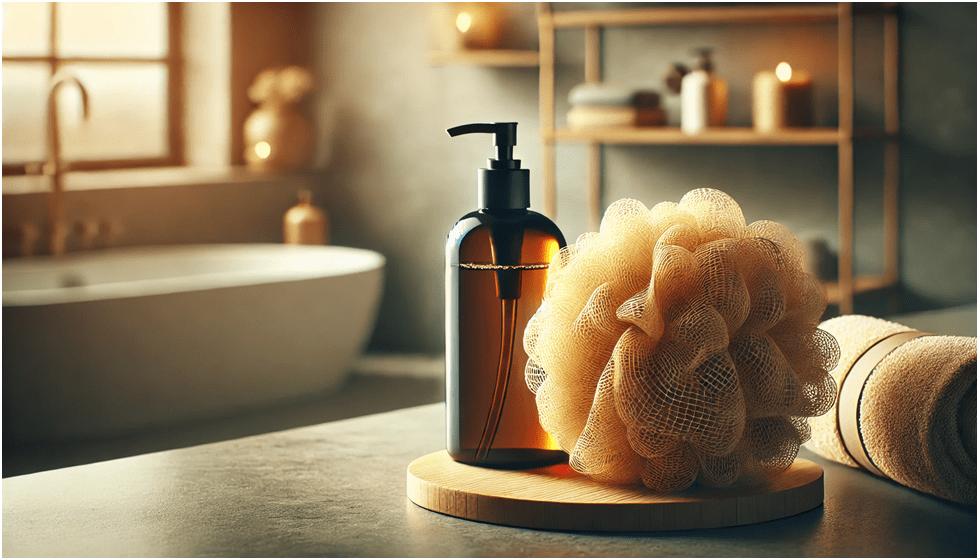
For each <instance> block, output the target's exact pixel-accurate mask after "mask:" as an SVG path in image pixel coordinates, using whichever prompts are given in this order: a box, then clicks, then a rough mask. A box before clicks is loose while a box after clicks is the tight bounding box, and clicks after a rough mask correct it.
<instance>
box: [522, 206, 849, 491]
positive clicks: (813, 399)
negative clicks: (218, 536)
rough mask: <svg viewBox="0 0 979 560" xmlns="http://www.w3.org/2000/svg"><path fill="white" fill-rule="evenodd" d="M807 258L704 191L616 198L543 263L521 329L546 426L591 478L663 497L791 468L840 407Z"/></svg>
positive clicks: (793, 242)
mask: <svg viewBox="0 0 979 560" xmlns="http://www.w3.org/2000/svg"><path fill="white" fill-rule="evenodd" d="M804 258H805V255H804V251H803V248H802V245H801V244H800V243H799V241H798V240H797V239H796V238H795V236H793V235H792V233H790V232H789V231H788V230H787V229H785V228H784V227H782V226H781V225H779V224H777V223H775V222H770V221H759V222H755V223H753V224H751V225H749V226H745V222H744V217H743V215H742V213H741V208H740V207H739V206H738V205H737V203H736V202H735V201H734V200H733V199H732V198H731V197H729V196H728V195H726V194H724V193H722V192H720V191H716V190H711V189H698V190H694V191H691V192H689V193H687V194H686V195H685V196H684V197H683V198H682V199H681V200H680V203H679V204H675V203H669V202H665V203H662V204H658V205H657V206H655V207H654V208H653V209H652V210H649V209H647V208H646V207H645V206H644V205H643V204H642V203H640V202H637V201H635V200H620V201H619V202H616V203H615V204H613V205H611V206H610V207H609V208H608V210H607V211H606V212H605V217H604V218H603V220H602V224H601V228H600V230H599V232H598V233H586V234H584V235H582V236H581V237H579V238H578V240H577V242H576V243H575V244H574V245H570V246H568V247H566V248H564V249H562V250H561V251H560V252H559V253H558V254H557V255H556V256H555V258H554V260H553V261H552V262H551V265H550V269H549V271H548V281H547V289H546V292H545V294H544V300H543V303H542V304H541V307H540V308H539V309H538V310H537V313H536V314H535V315H534V317H533V318H532V319H531V320H530V323H529V324H528V325H527V329H526V332H525V334H524V347H525V349H526V350H527V354H528V356H530V360H529V361H528V362H527V369H526V379H527V385H528V386H529V387H530V389H531V391H533V392H534V393H535V394H536V400H537V408H538V412H539V414H540V421H541V425H542V426H543V427H544V429H545V430H547V432H548V433H550V434H551V436H553V437H554V438H555V439H556V440H557V441H558V443H559V444H560V446H561V447H562V448H563V449H564V450H565V451H567V452H568V453H569V454H570V456H571V467H572V468H573V469H574V470H576V471H578V472H580V473H582V474H585V475H588V476H590V477H591V478H593V479H596V480H599V481H603V482H608V483H613V484H631V483H637V482H639V481H640V480H641V481H642V483H644V484H645V485H646V486H648V487H649V488H651V489H653V490H656V491H660V492H671V491H675V490H681V489H684V488H687V487H688V486H690V485H691V484H693V483H694V482H697V483H698V484H701V485H704V486H728V485H731V484H733V483H735V482H737V481H757V480H760V479H764V478H767V477H770V476H773V475H775V474H777V473H779V472H781V471H783V470H785V469H786V468H788V467H789V466H790V465H791V464H792V462H793V461H794V460H795V456H796V453H797V452H798V450H799V445H800V444H801V443H803V442H805V441H806V440H808V439H809V435H810V432H809V424H808V421H807V417H810V416H818V415H820V414H823V413H825V412H826V411H827V410H829V409H830V407H831V406H832V405H833V402H834V400H835V397H836V383H835V381H834V380H833V378H832V377H831V376H830V375H829V374H828V373H827V372H828V371H829V370H831V369H832V368H833V367H834V366H835V365H836V362H837V360H838V359H839V347H838V346H837V344H836V339H835V338H833V337H832V336H831V335H829V334H828V333H826V332H825V331H822V330H820V329H819V328H817V327H818V325H819V321H820V318H821V316H822V314H823V312H824V311H825V308H826V293H825V289H824V288H823V286H822V285H821V284H820V283H819V281H818V280H817V279H816V278H814V277H813V276H810V275H808V274H806V273H805V272H804V268H803V265H804Z"/></svg>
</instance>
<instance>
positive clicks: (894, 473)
mask: <svg viewBox="0 0 979 560" xmlns="http://www.w3.org/2000/svg"><path fill="white" fill-rule="evenodd" d="M820 328H821V329H823V330H825V331H827V332H829V333H830V334H832V335H833V336H835V337H836V340H837V341H838V342H839V345H840V361H839V365H838V366H837V367H836V369H834V370H833V371H832V372H830V373H831V374H832V375H833V377H834V378H835V379H836V381H837V384H838V385H839V387H840V389H839V398H838V399H837V402H836V404H835V405H834V407H833V409H832V410H830V411H829V412H828V413H826V414H825V415H823V416H820V417H816V418H810V420H809V421H810V424H811V425H812V439H811V440H810V441H809V442H808V443H806V444H805V446H806V447H807V448H808V449H810V450H812V451H814V452H815V453H817V454H819V455H821V456H823V457H826V458H827V459H831V460H833V461H837V462H840V463H843V464H846V465H850V466H853V467H858V468H861V467H862V468H864V469H866V470H869V471H871V472H873V473H875V474H877V475H879V476H883V477H885V478H889V479H891V480H894V481H895V482H898V483H900V484H903V485H905V486H908V487H911V488H914V489H916V490H919V491H921V492H926V493H928V494H932V495H934V496H938V497H940V498H944V499H946V500H952V501H955V502H961V503H967V504H975V503H976V339H975V338H969V337H961V336H935V335H928V334H926V333H920V332H918V331H915V330H914V329H911V328H909V327H906V326H903V325H900V324H897V323H892V322H889V321H884V320H882V319H876V318H873V317H865V316H862V315H848V316H843V317H837V318H835V319H830V320H828V321H824V322H823V323H822V324H821V325H820Z"/></svg>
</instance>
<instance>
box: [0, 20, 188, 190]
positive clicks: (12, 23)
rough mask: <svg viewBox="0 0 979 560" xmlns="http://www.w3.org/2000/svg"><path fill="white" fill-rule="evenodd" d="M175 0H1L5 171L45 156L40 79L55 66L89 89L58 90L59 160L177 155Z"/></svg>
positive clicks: (85, 162) (75, 164)
mask: <svg viewBox="0 0 979 560" xmlns="http://www.w3.org/2000/svg"><path fill="white" fill-rule="evenodd" d="M180 20H181V6H180V4H179V3H167V2H111V3H98V2H66V3H58V2H4V3H3V173H4V175H7V174H19V173H25V172H29V171H31V170H36V169H37V168H38V165H37V164H38V163H41V162H43V161H44V160H45V158H46V156H47V147H46V144H45V142H46V140H45V135H46V127H47V124H46V118H47V115H46V112H47V86H48V82H49V80H50V78H51V76H53V75H54V74H55V73H56V72H58V71H61V70H62V69H66V70H69V71H70V72H72V73H73V74H75V75H76V76H77V77H78V78H79V80H80V81H81V82H82V83H83V84H84V85H85V87H86V90H87V91H88V94H89V100H88V101H89V110H90V115H89V119H88V120H87V121H86V122H84V123H83V122H82V111H81V96H80V94H79V92H78V91H77V88H75V87H73V86H67V87H62V88H60V89H59V93H58V95H57V99H56V104H57V107H58V111H59V123H60V130H61V143H62V157H63V159H64V160H65V161H69V162H72V168H73V169H111V168H123V167H140V166H160V165H177V164H181V163H182V162H183V140H182V134H181V126H180V123H181V122H182V114H181V102H180V100H181V97H182V95H181V62H180V60H181V58H180V54H181V53H180V52H179V51H180V37H179V33H180Z"/></svg>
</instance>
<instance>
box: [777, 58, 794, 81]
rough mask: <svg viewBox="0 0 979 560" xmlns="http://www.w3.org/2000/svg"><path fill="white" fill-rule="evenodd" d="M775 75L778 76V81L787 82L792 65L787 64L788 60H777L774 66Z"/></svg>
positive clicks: (789, 78) (790, 74) (790, 76)
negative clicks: (776, 64)
mask: <svg viewBox="0 0 979 560" xmlns="http://www.w3.org/2000/svg"><path fill="white" fill-rule="evenodd" d="M775 76H776V77H778V79H779V81H782V82H787V81H789V80H791V79H792V67H791V66H789V63H788V62H779V63H778V66H776V67H775Z"/></svg>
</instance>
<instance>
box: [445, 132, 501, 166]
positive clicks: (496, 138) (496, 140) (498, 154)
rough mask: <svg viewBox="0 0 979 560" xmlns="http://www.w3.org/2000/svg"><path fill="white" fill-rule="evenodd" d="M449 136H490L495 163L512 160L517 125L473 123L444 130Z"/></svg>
mask: <svg viewBox="0 0 979 560" xmlns="http://www.w3.org/2000/svg"><path fill="white" fill-rule="evenodd" d="M446 132H448V133H449V136H452V137H455V136H459V135H462V134H479V133H482V134H492V135H494V137H493V145H494V146H496V159H497V161H509V160H512V159H513V147H514V146H516V145H517V123H515V122H503V123H473V124H464V125H462V126H456V127H453V128H450V129H448V130H446Z"/></svg>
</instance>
